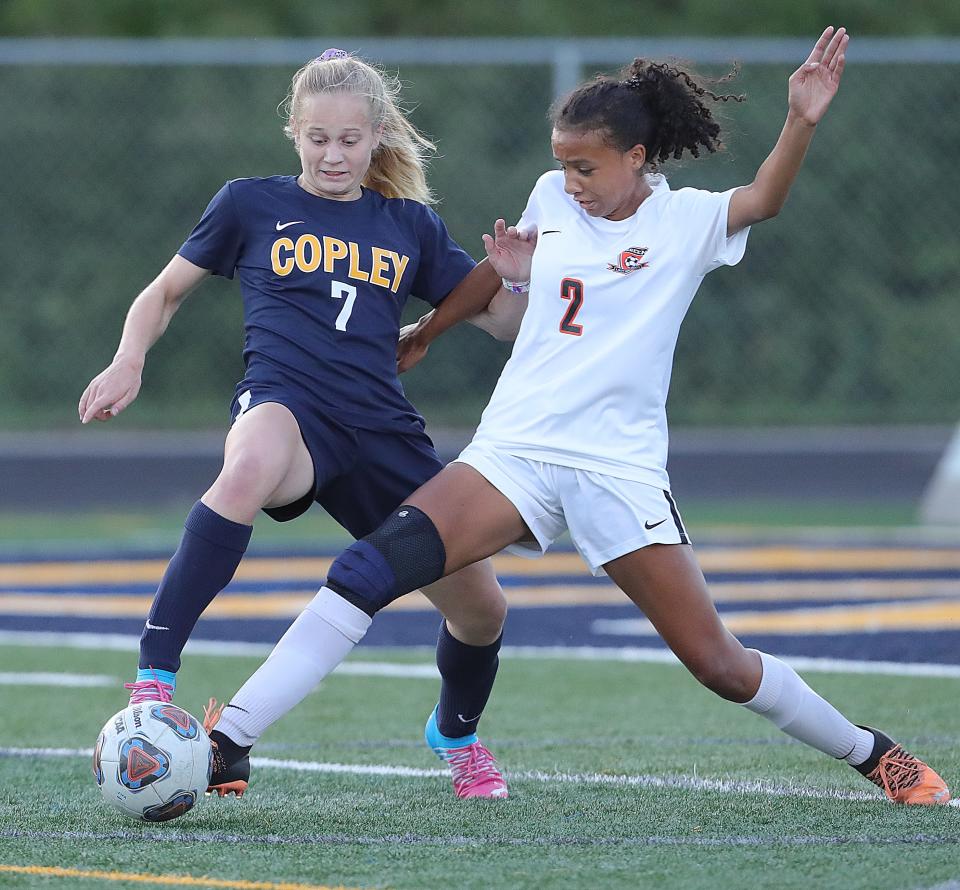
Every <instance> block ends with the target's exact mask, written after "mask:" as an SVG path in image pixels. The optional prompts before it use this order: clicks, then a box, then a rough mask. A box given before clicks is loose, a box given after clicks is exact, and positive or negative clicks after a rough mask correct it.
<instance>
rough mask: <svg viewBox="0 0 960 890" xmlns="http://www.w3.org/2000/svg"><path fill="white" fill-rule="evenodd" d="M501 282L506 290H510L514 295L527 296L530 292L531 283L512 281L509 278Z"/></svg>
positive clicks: (502, 279)
mask: <svg viewBox="0 0 960 890" xmlns="http://www.w3.org/2000/svg"><path fill="white" fill-rule="evenodd" d="M500 280H501V281H502V282H503V288H504V290H508V291H510V293H512V294H525V293H529V291H530V282H529V281H510V280H509V279H507V278H501V279H500Z"/></svg>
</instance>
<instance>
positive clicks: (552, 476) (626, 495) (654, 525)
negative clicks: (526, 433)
mask: <svg viewBox="0 0 960 890" xmlns="http://www.w3.org/2000/svg"><path fill="white" fill-rule="evenodd" d="M457 460H458V461H459V462H460V463H465V464H468V465H469V466H471V467H473V468H474V469H475V470H476V471H477V472H478V473H480V475H481V476H483V477H484V478H485V479H486V480H487V481H488V482H489V483H490V484H491V485H493V486H494V488H496V489H497V490H498V491H499V492H500V493H501V494H503V495H504V496H505V497H506V498H507V499H508V500H509V501H510V502H511V503H512V504H513V505H514V507H516V508H517V511H518V512H519V513H520V515H521V516H522V517H523V521H524V522H526V524H527V527H528V528H529V529H530V531H531V532H533V536H534V538H536V541H535V542H534V541H520V542H518V543H516V544H512V545H511V546H510V547H508V548H507V550H509V551H510V552H512V553H516V554H518V555H520V556H528V557H537V556H543V554H544V553H546V552H547V549H548V548H549V547H550V545H551V544H553V543H554V542H555V541H556V540H557V538H559V537H560V535H562V534H563V533H564V532H565V531H566V530H567V529H569V530H570V537H571V538H572V539H573V546H574V547H576V548H577V552H578V553H579V554H580V556H581V557H583V561H584V562H585V563H586V564H587V566H588V567H589V568H590V571H591V573H593V574H594V575H602V574H604V571H603V566H604V564H605V563H608V562H610V561H611V560H613V559H616V558H617V557H618V556H623V555H624V554H626V553H632V552H633V551H634V550H639V549H640V548H641V547H646V546H647V545H649V544H689V543H690V539H689V538H688V537H687V532H686V529H685V528H684V527H683V520H681V518H680V513H679V511H678V510H677V505H676V504H675V503H674V501H673V498H672V497H671V496H670V492H669V491H664V490H663V489H660V488H657V487H656V486H655V485H647V484H645V483H643V482H634V481H632V480H630V479H618V478H617V477H615V476H608V475H606V474H604V473H596V472H593V471H592V470H578V469H576V468H574V467H562V466H559V465H558V464H548V463H543V462H542V461H539V460H531V459H529V458H526V457H518V456H516V455H513V454H507V453H504V452H501V451H497V450H495V449H493V448H490V447H489V446H486V445H477V444H476V443H474V442H471V443H470V444H469V445H468V446H467V447H466V448H465V449H464V450H463V452H462V453H461V455H460V456H459V457H458V458H457Z"/></svg>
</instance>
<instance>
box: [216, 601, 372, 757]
mask: <svg viewBox="0 0 960 890" xmlns="http://www.w3.org/2000/svg"><path fill="white" fill-rule="evenodd" d="M370 622H371V618H370V616H369V615H367V613H366V612H364V611H363V610H361V609H358V608H357V607H356V606H354V605H351V604H350V603H348V602H347V601H346V600H345V599H344V598H343V597H342V596H339V595H337V594H336V593H334V592H333V591H332V590H330V589H329V588H328V587H321V588H320V592H319V593H318V594H317V595H316V596H315V597H314V598H313V599H312V600H311V601H310V603H309V604H308V605H307V607H306V609H304V610H303V612H301V613H300V615H299V616H298V617H297V620H296V621H294V622H293V624H291V625H290V627H289V628H288V629H287V632H286V633H285V634H284V635H283V637H281V639H280V641H279V642H278V643H277V645H276V646H275V647H274V649H273V652H271V653H270V655H269V656H268V658H267V660H266V661H265V662H264V663H263V664H262V665H261V666H260V667H259V668H258V669H257V671H256V672H255V673H254V674H253V676H251V677H250V679H249V680H247V682H246V683H244V684H243V686H242V687H241V689H240V691H239V692H238V693H237V694H236V695H235V696H234V697H233V698H232V699H230V703H229V705H228V706H227V707H226V708H224V711H223V715H222V716H221V717H220V720H219V722H218V723H217V726H216V728H217V730H219V731H220V732H222V733H223V734H224V735H226V736H227V737H228V738H230V739H232V740H233V741H234V742H236V743H237V744H238V745H243V746H245V747H249V746H251V745H253V744H254V743H255V742H256V741H257V739H258V738H260V736H261V735H262V734H263V732H264V730H266V729H267V727H268V726H270V725H271V724H273V723H275V722H276V721H277V720H279V719H280V718H281V717H282V716H283V715H284V714H286V713H287V711H289V710H290V709H291V708H293V707H294V706H295V705H297V704H299V703H300V701H301V700H302V699H303V698H304V697H305V696H306V695H307V694H308V693H309V692H311V691H313V690H314V689H315V688H316V687H317V686H318V685H319V684H320V681H321V680H322V679H323V678H324V677H326V676H327V674H329V673H330V672H331V671H332V670H333V669H334V668H335V667H336V666H337V665H338V664H340V662H341V661H343V659H344V658H346V657H347V655H349V654H350V651H351V650H352V649H353V647H354V646H355V645H356V644H357V643H359V642H360V640H361V639H363V635H364V634H365V633H366V632H367V628H368V627H370Z"/></svg>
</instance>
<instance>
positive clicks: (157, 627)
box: [145, 618, 170, 630]
mask: <svg viewBox="0 0 960 890" xmlns="http://www.w3.org/2000/svg"><path fill="white" fill-rule="evenodd" d="M145 627H146V628H147V630H170V628H169V627H160V625H159V624H151V623H150V619H149V618H148V619H147V623H146V625H145Z"/></svg>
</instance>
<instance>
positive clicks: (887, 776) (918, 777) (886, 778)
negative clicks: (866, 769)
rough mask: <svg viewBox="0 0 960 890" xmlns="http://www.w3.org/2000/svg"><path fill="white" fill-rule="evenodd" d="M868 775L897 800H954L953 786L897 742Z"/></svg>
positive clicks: (924, 803) (926, 802)
mask: <svg viewBox="0 0 960 890" xmlns="http://www.w3.org/2000/svg"><path fill="white" fill-rule="evenodd" d="M867 778H868V779H869V780H870V781H871V782H873V784H874V785H876V786H877V787H878V788H882V789H883V793H884V794H886V795H887V797H888V798H889V799H890V800H892V801H893V802H894V803H904V804H919V805H921V806H936V805H938V804H946V803H949V802H950V790H949V789H948V788H947V783H946V782H944V781H943V779H941V778H940V776H938V775H937V774H936V773H935V772H934V771H933V770H932V769H930V767H929V766H927V765H926V764H925V763H924V762H923V761H922V760H921V759H920V758H919V757H914V756H913V754H911V753H910V752H909V751H906V750H905V749H904V747H903V745H894V746H893V747H892V748H891V749H890V750H889V751H887V753H886V754H884V755H883V756H882V757H881V758H880V762H879V763H878V764H877V766H876V769H874V770H873V772H870V773H868V774H867Z"/></svg>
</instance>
